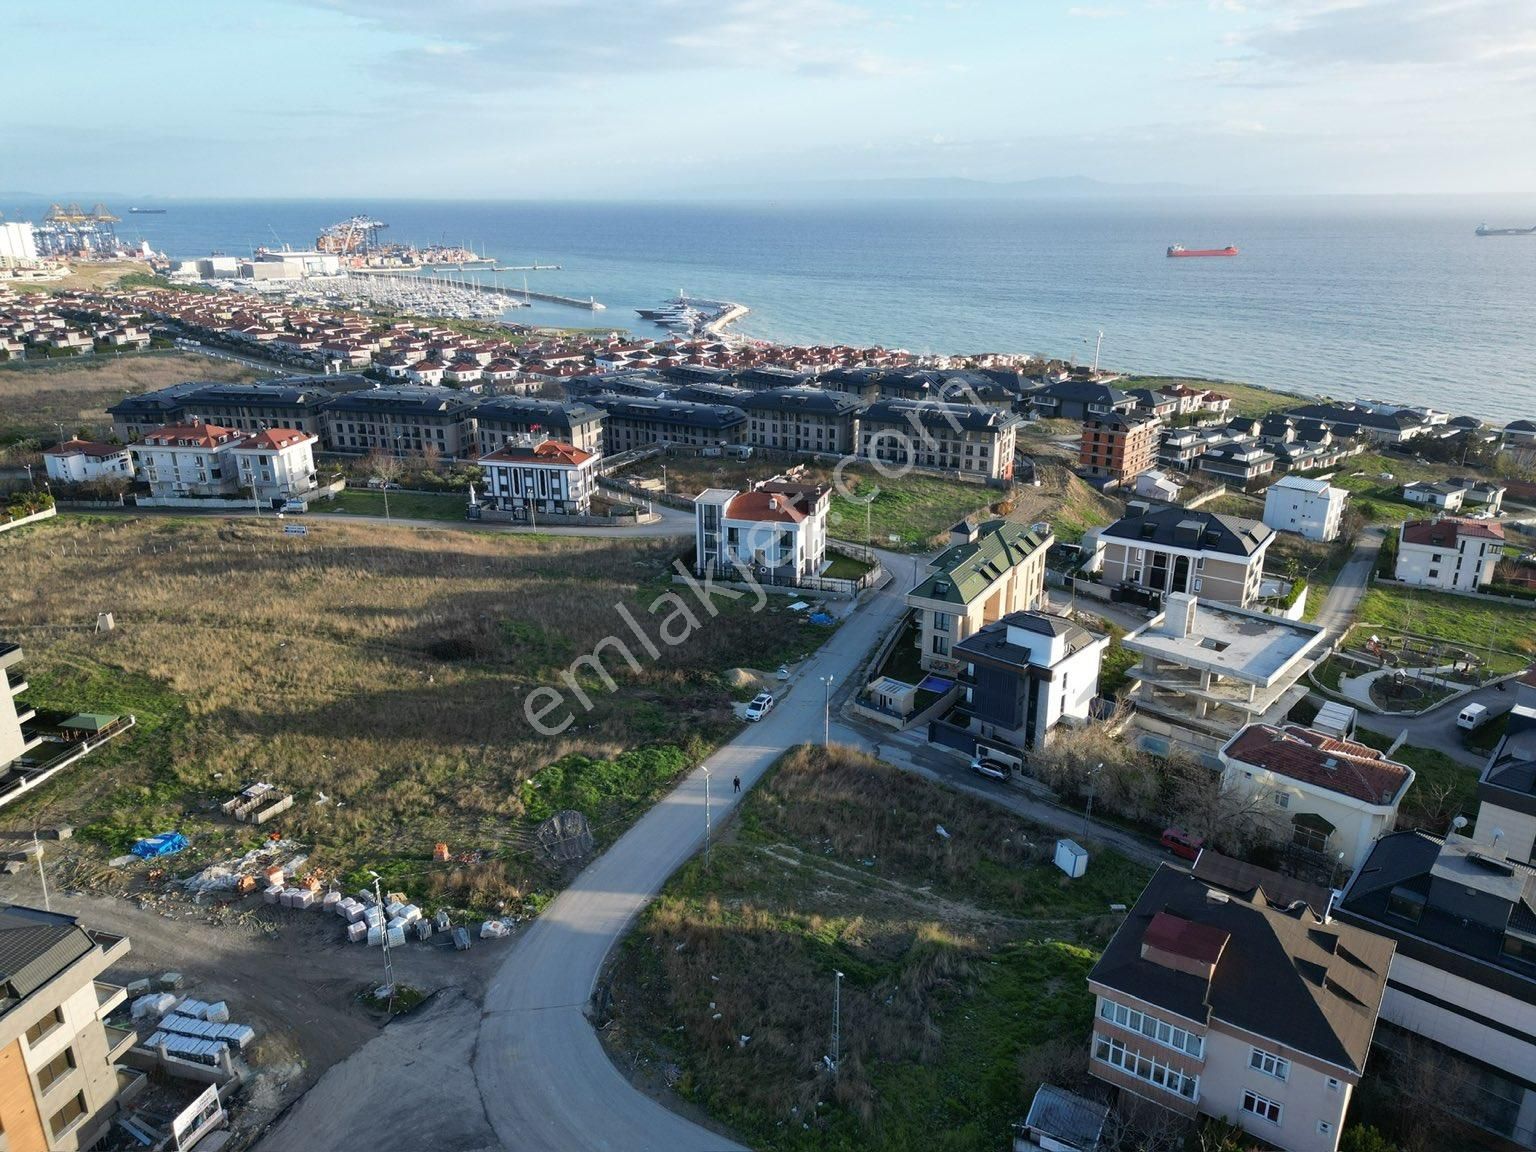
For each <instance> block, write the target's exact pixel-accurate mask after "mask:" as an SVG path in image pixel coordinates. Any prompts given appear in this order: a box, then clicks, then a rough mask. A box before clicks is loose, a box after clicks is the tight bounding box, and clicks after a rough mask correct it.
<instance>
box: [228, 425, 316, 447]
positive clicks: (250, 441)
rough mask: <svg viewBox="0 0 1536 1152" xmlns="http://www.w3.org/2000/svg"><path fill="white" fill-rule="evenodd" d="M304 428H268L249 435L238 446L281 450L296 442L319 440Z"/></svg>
mask: <svg viewBox="0 0 1536 1152" xmlns="http://www.w3.org/2000/svg"><path fill="white" fill-rule="evenodd" d="M317 439H319V437H317V436H312V435H311V434H310V433H308V432H306V431H304V430H303V429H302V428H266V429H263V430H262V431H260V432H257V433H254V434H253V435H250V436H247V437H246V438H245V439H244V440H242V441H240V443H238V444H236V445H235V447H236V448H251V449H257V450H261V451H266V452H281V451H282V450H283V449H284V448H291V447H292V446H293V445H295V444H302V443H303V442H304V441H306V440H317Z"/></svg>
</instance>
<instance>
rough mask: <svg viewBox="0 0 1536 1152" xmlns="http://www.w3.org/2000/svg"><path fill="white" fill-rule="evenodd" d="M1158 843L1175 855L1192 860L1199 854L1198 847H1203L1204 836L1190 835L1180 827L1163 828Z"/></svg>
mask: <svg viewBox="0 0 1536 1152" xmlns="http://www.w3.org/2000/svg"><path fill="white" fill-rule="evenodd" d="M1158 843H1159V844H1161V845H1162V846H1163V847H1164V848H1166V849H1168V851H1170V852H1172V853H1173V854H1174V855H1175V856H1179V857H1182V858H1183V859H1185V860H1193V859H1195V857H1197V856H1199V855H1200V849H1202V848H1204V847H1205V837H1203V836H1195V835H1192V834H1190V833H1188V832H1186V831H1184V829H1182V828H1164V829H1163V835H1162V839H1160V840H1159V841H1158Z"/></svg>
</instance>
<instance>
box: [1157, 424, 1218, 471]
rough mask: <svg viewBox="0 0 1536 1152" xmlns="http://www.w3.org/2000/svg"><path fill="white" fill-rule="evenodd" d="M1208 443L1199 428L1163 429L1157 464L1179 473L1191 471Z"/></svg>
mask: <svg viewBox="0 0 1536 1152" xmlns="http://www.w3.org/2000/svg"><path fill="white" fill-rule="evenodd" d="M1208 443H1209V440H1208V438H1207V437H1206V435H1205V433H1204V432H1202V431H1201V430H1200V429H1199V428H1164V429H1163V439H1162V443H1160V444H1159V445H1158V448H1157V459H1158V462H1159V463H1161V464H1167V465H1169V466H1170V467H1173V468H1177V469H1179V471H1181V472H1190V471H1193V470H1194V467H1195V464H1196V463H1197V462H1198V461H1199V459H1200V456H1201V454H1202V453H1203V452H1204V451H1205V447H1206V444H1208Z"/></svg>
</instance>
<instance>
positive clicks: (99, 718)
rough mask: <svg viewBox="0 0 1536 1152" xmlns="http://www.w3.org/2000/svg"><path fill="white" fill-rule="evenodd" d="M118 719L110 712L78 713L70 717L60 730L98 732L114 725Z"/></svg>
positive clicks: (61, 725)
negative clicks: (79, 729) (73, 729)
mask: <svg viewBox="0 0 1536 1152" xmlns="http://www.w3.org/2000/svg"><path fill="white" fill-rule="evenodd" d="M117 720H118V717H116V716H114V715H112V714H111V713H110V712H80V713H78V714H76V715H74V716H71V717H70V718H69V719H68V720H66V721H64V723H62V724H60V725H59V727H60V728H83V729H84V730H85V731H87V732H100V731H101V730H102V729H103V728H105V727H106V726H107V725H109V724H115V723H116V722H117Z"/></svg>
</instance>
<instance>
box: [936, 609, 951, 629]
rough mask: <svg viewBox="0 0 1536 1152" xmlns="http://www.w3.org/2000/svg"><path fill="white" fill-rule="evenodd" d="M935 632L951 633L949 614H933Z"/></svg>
mask: <svg viewBox="0 0 1536 1152" xmlns="http://www.w3.org/2000/svg"><path fill="white" fill-rule="evenodd" d="M933 630H934V631H935V632H948V631H949V613H948V612H935V613H934V614H933Z"/></svg>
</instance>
